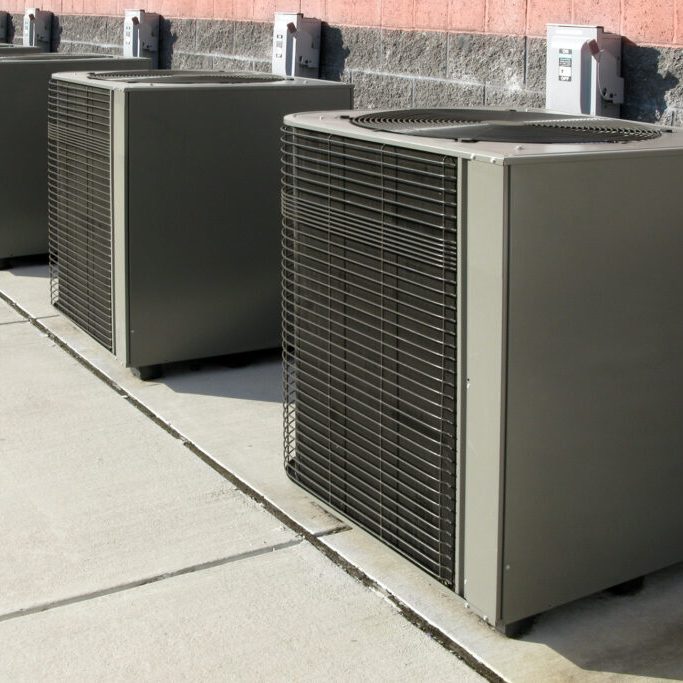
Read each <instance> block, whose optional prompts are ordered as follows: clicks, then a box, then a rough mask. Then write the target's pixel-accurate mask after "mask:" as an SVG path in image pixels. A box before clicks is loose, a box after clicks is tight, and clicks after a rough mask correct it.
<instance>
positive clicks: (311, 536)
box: [0, 291, 505, 683]
mask: <svg viewBox="0 0 683 683" xmlns="http://www.w3.org/2000/svg"><path fill="white" fill-rule="evenodd" d="M0 300H3V301H5V302H6V303H7V304H9V305H10V306H11V307H12V308H13V309H14V310H16V311H17V312H18V313H20V314H21V315H22V316H24V317H25V318H26V319H27V321H28V322H29V323H31V325H33V326H34V327H35V328H36V329H38V330H39V331H40V332H41V333H42V334H44V335H46V336H47V337H48V338H49V339H50V340H51V341H53V342H55V344H56V345H57V346H59V347H60V348H61V349H62V350H63V351H64V352H65V353H66V354H68V355H69V356H71V357H72V358H73V359H74V360H76V361H77V362H78V363H80V364H81V365H82V366H83V367H84V368H86V369H87V370H89V371H90V372H91V373H92V374H93V375H95V377H97V378H98V379H100V380H102V381H103V382H104V383H105V384H106V385H107V386H109V387H110V388H111V389H113V390H114V391H115V392H116V393H117V394H119V396H121V397H122V398H124V399H125V400H126V401H128V402H129V403H130V404H131V405H132V406H134V407H135V408H137V409H138V410H139V411H140V412H141V413H143V414H144V415H146V416H147V417H148V418H149V419H150V420H152V421H153V422H154V423H155V424H157V425H158V426H159V427H161V428H162V429H163V430H164V431H166V432H167V433H168V434H171V435H172V436H173V437H175V438H176V439H178V440H179V441H181V442H182V444H183V445H184V446H185V447H186V448H187V449H188V450H189V451H190V452H191V453H193V454H194V455H195V456H196V457H198V458H199V459H200V460H201V461H202V462H204V463H205V464H206V465H208V466H209V467H211V469H213V470H214V471H215V472H217V473H218V474H220V475H221V476H222V477H223V478H224V479H226V480H227V481H229V482H230V483H231V484H233V485H234V486H235V487H236V488H237V489H238V490H240V491H241V492H242V493H244V494H245V495H246V496H248V497H249V498H251V499H252V500H254V501H255V502H257V503H259V504H260V505H262V506H263V508H264V509H265V510H266V511H268V512H269V513H270V514H272V515H273V516H274V517H275V518H276V519H278V520H279V521H280V522H282V523H283V524H284V525H285V526H287V527H288V528H289V529H291V530H292V531H294V533H296V534H297V536H300V537H301V538H302V539H303V540H306V541H308V543H310V544H311V545H312V546H313V547H314V548H315V549H316V550H318V551H320V552H321V553H322V554H323V555H325V557H327V559H328V560H330V562H332V563H333V564H335V565H337V566H338V567H339V568H340V569H342V570H343V571H344V572H346V573H347V574H348V575H349V576H351V577H352V578H354V579H356V581H358V582H360V583H361V584H363V585H364V586H365V587H366V588H369V589H370V590H373V591H381V592H382V593H383V594H386V598H385V599H386V600H387V601H388V602H390V603H391V604H392V605H393V606H394V607H395V608H396V610H397V611H398V613H399V614H400V615H401V616H402V617H403V618H404V619H405V620H406V621H407V622H409V623H410V624H412V625H413V626H415V627H416V628H418V629H419V630H420V631H422V632H423V633H425V634H426V635H428V636H429V637H430V638H432V640H434V641H435V642H437V643H438V644H439V645H441V646H442V647H443V648H444V649H445V650H447V651H448V652H450V653H451V654H452V655H453V656H455V657H457V658H458V659H459V660H461V661H462V662H463V663H465V664H466V665H467V666H469V667H470V669H472V670H473V671H475V672H476V673H478V674H479V675H480V676H482V677H483V678H485V679H486V680H488V681H491V682H492V683H504V681H505V679H504V678H502V677H501V676H500V675H499V674H498V673H496V672H495V671H493V669H491V668H490V667H489V666H488V665H487V664H486V663H485V662H483V661H482V660H480V659H478V658H477V657H476V656H475V655H474V654H473V653H472V652H470V651H469V650H468V649H467V648H466V647H464V646H462V645H460V644H459V643H458V642H456V641H455V640H453V638H451V636H449V635H448V634H447V633H446V632H445V631H443V630H441V629H440V628H439V627H438V626H435V625H434V624H432V623H430V622H429V620H427V619H425V617H423V616H422V615H421V614H420V613H419V612H417V611H416V610H415V609H413V608H412V607H410V605H407V604H406V603H405V602H403V600H401V598H399V597H398V596H397V595H396V594H394V593H391V592H389V591H386V589H384V588H383V587H382V586H381V585H380V584H379V583H378V582H377V581H376V580H375V579H373V578H372V577H371V576H369V575H368V574H366V573H365V572H364V571H363V570H362V569H361V568H360V567H357V566H356V565H354V564H352V563H351V562H349V560H347V559H346V558H345V557H344V556H343V555H341V554H340V553H339V552H337V551H336V550H334V549H333V548H331V547H329V546H328V545H326V544H325V543H324V541H323V540H322V537H324V536H325V535H327V534H328V533H330V534H331V533H338V532H341V531H346V528H342V527H336V528H335V529H333V530H331V531H329V532H320V533H319V534H315V533H311V532H310V531H308V530H307V529H306V528H304V527H303V526H302V525H301V524H299V523H298V522H297V521H296V520H295V519H294V518H292V517H290V516H289V515H288V514H287V513H285V512H283V511H282V510H280V509H279V508H278V507H276V506H275V505H274V504H273V503H271V502H270V501H269V500H268V499H267V498H266V497H265V496H264V495H263V494H261V493H259V492H258V491H256V490H255V489H253V488H252V487H251V486H250V485H249V484H247V483H246V482H244V481H242V480H241V479H240V478H239V477H237V476H236V475H235V474H233V473H232V472H231V471H230V470H228V469H226V468H225V467H223V465H221V464H220V463H218V462H216V461H215V460H213V458H212V457H211V455H209V453H207V452H205V451H203V450H202V449H201V448H199V446H197V445H196V444H195V443H193V442H192V441H190V440H189V439H187V438H186V437H185V436H183V434H181V433H180V432H179V431H178V430H177V429H175V428H174V427H172V426H171V425H169V424H168V423H167V422H165V421H164V420H163V419H162V418H161V417H160V416H158V415H157V414H155V413H154V412H153V411H151V410H150V409H149V408H148V407H147V406H146V405H144V403H142V402H141V401H139V400H138V399H136V398H134V397H133V396H130V395H129V394H128V392H127V391H126V390H125V389H123V387H121V386H120V385H118V384H117V383H116V382H115V381H113V380H112V379H110V378H109V377H107V375H106V374H105V373H104V372H102V371H101V370H99V369H98V368H97V367H95V366H94V365H93V364H92V363H91V362H90V361H89V360H88V359H87V358H86V357H85V356H83V355H81V354H80V353H79V352H78V351H76V350H75V349H73V348H71V347H70V346H69V345H68V344H67V343H66V342H65V341H64V340H62V339H61V338H60V337H59V336H57V335H56V334H55V333H54V332H52V331H51V330H50V329H49V328H47V327H46V326H45V325H43V324H42V323H41V322H40V320H39V319H37V318H33V317H32V316H31V315H30V314H29V313H28V312H27V311H25V310H24V309H23V308H22V307H21V306H20V305H19V304H17V303H16V302H15V301H14V300H12V299H10V298H9V297H8V296H7V295H6V294H5V293H4V292H2V291H0Z"/></svg>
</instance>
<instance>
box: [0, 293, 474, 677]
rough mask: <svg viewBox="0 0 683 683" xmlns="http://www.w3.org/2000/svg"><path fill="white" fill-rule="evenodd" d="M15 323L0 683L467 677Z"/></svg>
mask: <svg viewBox="0 0 683 683" xmlns="http://www.w3.org/2000/svg"><path fill="white" fill-rule="evenodd" d="M21 320H22V319H21V318H20V319H19V321H17V319H16V315H15V313H14V312H13V311H12V309H10V308H9V307H8V306H7V305H6V304H5V303H2V302H0V377H1V378H2V384H1V389H0V482H1V486H0V538H2V542H3V550H2V553H0V585H1V586H2V590H1V591H0V642H1V643H2V647H1V648H0V680H3V681H10V680H11V681H14V680H22V681H37V680H46V681H47V680H49V681H55V680H69V681H73V680H77V681H85V680H123V681H128V680H160V681H161V680H163V681H169V680H171V681H172V680H197V681H205V680H244V681H251V680H272V681H276V680H312V681H317V680H328V679H329V680H353V679H356V680H361V679H363V680H386V681H416V680H417V681H432V680H454V681H476V680H480V677H479V675H478V674H477V673H475V672H474V671H473V670H472V669H471V668H469V667H468V666H467V665H465V664H464V663H462V662H461V661H460V660H459V659H458V658H457V657H455V656H454V655H453V654H451V653H450V652H449V651H448V650H446V649H445V648H443V647H442V646H441V645H439V644H438V643H437V642H436V641H435V640H433V639H432V638H430V637H429V636H428V635H427V634H425V633H424V632H422V631H421V630H419V629H417V628H415V627H414V626H413V625H412V624H411V623H410V622H409V621H407V620H406V619H405V618H404V617H403V616H402V615H401V613H400V612H399V610H397V609H396V608H395V607H394V606H393V605H392V604H391V603H390V602H388V601H387V600H386V599H385V597H384V596H383V595H381V594H380V593H378V592H376V591H372V590H370V589H369V588H368V587H366V585H364V584H363V583H361V582H359V581H358V580H356V579H354V578H352V577H351V576H350V575H349V574H347V573H346V572H344V571H343V570H342V569H340V568H339V567H338V566H337V565H335V564H334V563H333V562H331V561H330V560H329V559H328V558H327V557H325V556H324V555H323V554H322V553H321V552H319V551H318V550H316V549H314V548H313V547H312V546H311V545H310V543H309V542H308V541H307V540H305V539H304V538H302V537H301V536H298V535H297V534H296V533H295V532H294V531H293V530H292V529H291V528H289V527H288V526H287V525H285V524H283V523H282V521H281V520H279V519H278V518H277V517H275V516H273V515H272V514H270V513H269V512H267V511H266V510H265V509H264V507H263V506H262V505H260V504H259V503H258V502H256V501H255V500H254V499H253V498H251V497H249V496H248V495H245V493H243V492H241V491H239V490H238V489H236V488H235V486H234V485H232V484H230V483H229V482H228V481H226V479H225V478H224V477H223V476H221V475H220V474H219V473H217V472H216V471H215V470H214V469H212V468H210V467H209V466H207V465H206V464H205V463H204V462H203V461H202V460H200V459H199V458H197V457H196V456H195V455H194V454H193V453H192V452H191V450H189V449H188V448H187V447H186V446H185V445H184V444H183V442H182V441H181V440H179V439H178V438H175V437H174V436H172V435H171V434H169V432H168V431H167V430H165V429H164V428H163V427H161V426H159V425H158V424H156V423H155V422H153V421H152V420H150V419H149V417H147V416H146V415H145V414H144V413H143V412H141V411H140V410H139V409H138V408H136V407H135V406H133V405H131V404H130V403H129V402H128V401H126V400H125V397H123V396H121V395H120V394H119V393H117V392H116V391H114V390H113V389H112V388H111V387H110V386H108V385H107V384H106V383H105V382H103V381H102V380H101V379H98V378H97V377H96V376H95V375H94V374H93V373H92V372H91V371H90V370H89V369H88V368H87V367H85V366H83V365H82V364H81V363H80V362H79V361H78V360H76V359H74V358H73V357H72V356H70V355H69V354H67V353H66V352H65V351H64V350H63V349H62V348H60V347H59V346H58V345H57V344H55V342H54V341H53V340H51V339H50V338H49V337H48V336H46V335H45V334H43V333H41V331H40V330H39V329H37V328H36V327H35V326H34V325H32V324H31V323H30V322H26V321H23V322H22V321H21ZM330 519H333V518H331V517H330Z"/></svg>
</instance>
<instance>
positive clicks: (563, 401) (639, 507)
mask: <svg viewBox="0 0 683 683" xmlns="http://www.w3.org/2000/svg"><path fill="white" fill-rule="evenodd" d="M682 174H683V158H682V157H672V156H667V157H656V156H652V157H649V158H648V157H639V158H633V159H628V160H626V159H624V160H602V161H601V160H593V161H583V162H581V161H576V162H564V163H546V164H538V165H526V166H520V167H515V168H513V170H512V171H511V183H510V281H509V352H508V358H509V365H508V388H507V391H508V401H507V406H508V408H507V411H508V412H507V415H508V424H507V459H506V486H505V510H506V514H505V547H504V562H505V564H506V565H508V568H507V570H506V571H505V572H504V583H503V620H504V621H505V622H513V621H516V620H517V619H520V618H523V617H526V616H529V615H531V614H534V613H537V612H540V611H543V610H546V609H548V608H551V607H553V606H554V605H558V604H561V603H564V602H567V601H569V600H572V599H574V598H577V597H581V596H583V595H587V594H590V593H592V592H595V591H598V590H601V589H604V588H607V587H609V586H611V585H615V584H618V583H621V582H623V581H626V580H630V579H633V578H635V577H638V576H640V575H642V574H644V573H647V572H651V571H653V570H656V569H659V568H661V567H664V566H666V565H669V564H672V563H675V562H678V561H681V560H683V497H682V496H681V485H682V483H683V457H682V454H683V420H682V419H681V408H680V405H681V404H680V392H681V387H682V386H683V354H682V353H681V349H682V348H683V278H682V277H681V254H683V229H682V228H683V225H682V221H681V207H680V189H679V187H680V178H681V176H682Z"/></svg>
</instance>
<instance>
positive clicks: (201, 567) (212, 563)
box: [0, 538, 303, 622]
mask: <svg viewBox="0 0 683 683" xmlns="http://www.w3.org/2000/svg"><path fill="white" fill-rule="evenodd" d="M301 543H303V538H297V539H294V540H292V541H285V542H283V543H277V544H276V545H270V546H267V547H266V548H258V549H257V550H247V551H245V552H243V553H238V554H237V555H229V556H228V557H221V558H219V559H217V560H209V561H208V562H200V563H198V564H193V565H190V566H188V567H182V568H181V569H176V570H174V571H170V572H165V573H163V574H156V575H154V576H148V577H145V578H144V579H138V580H137V581H129V582H127V583H121V584H118V585H116V586H110V587H109V588H101V589H100V590H96V591H91V592H89V593H82V594H81V595H73V596H71V597H69V598H63V599H61V600H53V601H51V602H45V603H42V604H40V605H35V606H34V607H26V608H25V609H19V610H16V611H14V612H7V613H6V614H0V622H3V621H9V620H10V619H19V618H20V617H27V616H30V615H32V614H39V613H40V612H48V611H50V610H53V609H58V608H60V607H68V606H69V605H75V604H78V603H79V602H87V601H89V600H95V599H97V598H102V597H104V596H106V595H114V594H116V593H123V592H125V591H129V590H133V589H135V588H141V587H142V586H148V585H149V584H151V583H158V582H159V581H166V580H167V579H174V578H176V577H178V576H185V575H186V574H195V573H197V572H201V571H205V570H207V569H214V568H215V567H223V566H225V565H227V564H233V563H234V562H241V561H243V560H250V559H252V558H254V557H260V556H261V555H267V554H269V553H274V552H277V551H278V550H286V549H287V548H292V547H294V546H296V545H300V544H301Z"/></svg>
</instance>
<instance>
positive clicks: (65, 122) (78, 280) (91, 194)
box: [48, 80, 114, 351]
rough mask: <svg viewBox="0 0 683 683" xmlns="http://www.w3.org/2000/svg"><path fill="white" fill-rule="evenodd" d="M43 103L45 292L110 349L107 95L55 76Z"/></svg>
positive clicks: (109, 117)
mask: <svg viewBox="0 0 683 683" xmlns="http://www.w3.org/2000/svg"><path fill="white" fill-rule="evenodd" d="M48 108H49V113H48V205H49V222H48V233H49V248H50V296H51V299H52V303H53V305H54V306H55V307H56V308H58V309H59V310H60V311H62V312H63V313H64V314H65V315H67V316H68V317H69V318H71V320H73V321H74V322H75V323H76V324H77V325H79V326H80V327H82V328H83V329H84V330H85V331H86V332H88V333H89V334H90V335H91V336H92V337H93V338H94V339H96V340H97V341H98V342H99V343H100V344H102V345H103V346H105V347H106V348H107V349H109V350H110V351H112V350H113V346H114V342H113V324H112V203H111V93H110V91H108V90H104V89H102V88H92V87H88V86H82V85H78V84H75V83H66V82H63V81H55V80H53V81H51V83H50V90H49V98H48Z"/></svg>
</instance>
